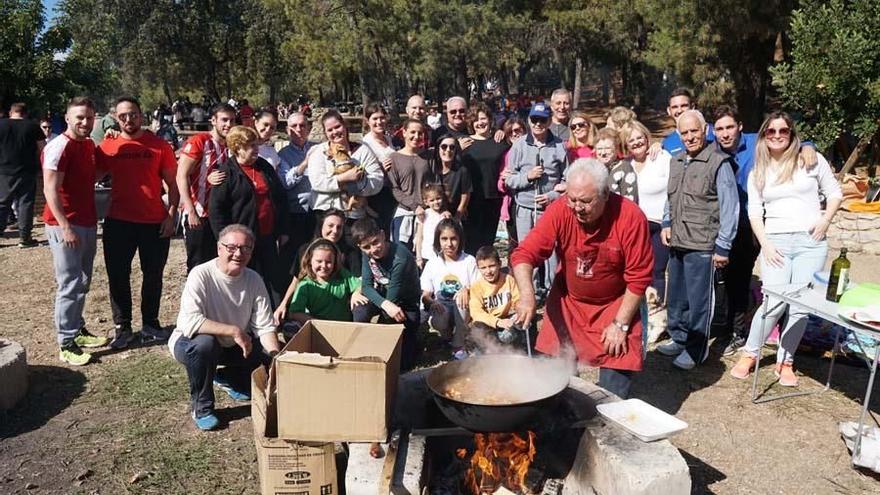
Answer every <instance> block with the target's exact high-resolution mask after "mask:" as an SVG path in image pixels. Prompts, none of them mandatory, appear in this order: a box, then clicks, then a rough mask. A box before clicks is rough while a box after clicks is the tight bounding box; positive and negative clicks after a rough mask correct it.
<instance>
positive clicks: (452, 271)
mask: <svg viewBox="0 0 880 495" xmlns="http://www.w3.org/2000/svg"><path fill="white" fill-rule="evenodd" d="M477 277H479V273H478V272H477V259H476V258H474V257H473V256H471V255H469V254H467V253H461V254H460V255H459V256H458V259H457V260H455V261H444V259H443V257H442V256H437V257H436V258H434V259H432V260H430V261H428V262H427V263H425V270H424V271H423V272H422V277H421V284H422V290H423V291H431V292H433V293H434V297H435V298H437V300H447V301H449V300H452V298H453V297H455V294H456V292H458V291H459V290H461V289H464V288H466V287H470V286H471V284H473V283H474V282H476V281H477Z"/></svg>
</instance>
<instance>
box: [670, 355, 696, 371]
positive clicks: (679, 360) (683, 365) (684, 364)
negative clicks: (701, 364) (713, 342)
mask: <svg viewBox="0 0 880 495" xmlns="http://www.w3.org/2000/svg"><path fill="white" fill-rule="evenodd" d="M672 365H673V366H675V367H676V368H680V369H683V370H692V369H694V366H696V365H697V363H695V362H694V360H693V359H691V355H690V354H688V352H687V351H682V352H681V354H679V355H678V357H676V358H675V360H674V361H672Z"/></svg>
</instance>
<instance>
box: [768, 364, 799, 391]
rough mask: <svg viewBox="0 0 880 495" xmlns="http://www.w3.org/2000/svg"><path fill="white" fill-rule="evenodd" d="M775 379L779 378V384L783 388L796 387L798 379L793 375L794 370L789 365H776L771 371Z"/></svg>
mask: <svg viewBox="0 0 880 495" xmlns="http://www.w3.org/2000/svg"><path fill="white" fill-rule="evenodd" d="M773 374H774V375H776V378H779V384H780V385H782V386H783V387H797V386H798V377H797V375H795V374H794V368H793V367H792V365H791V363H783V364H777V365H776V369H774V370H773Z"/></svg>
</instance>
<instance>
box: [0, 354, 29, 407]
mask: <svg viewBox="0 0 880 495" xmlns="http://www.w3.org/2000/svg"><path fill="white" fill-rule="evenodd" d="M0 377H2V378H0V410H8V409H12V408H13V407H14V406H15V404H17V403H18V401H19V400H21V398H22V397H24V395H25V393H27V388H28V367H27V355H26V353H25V350H24V347H22V346H21V344H19V343H18V342H13V341H11V340H6V339H0Z"/></svg>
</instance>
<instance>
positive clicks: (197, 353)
mask: <svg viewBox="0 0 880 495" xmlns="http://www.w3.org/2000/svg"><path fill="white" fill-rule="evenodd" d="M218 237H219V241H218V242H217V258H216V259H213V260H211V261H208V262H205V263H202V264H201V265H198V266H196V267H195V268H193V269H192V271H191V272H190V273H189V276H187V278H186V286H185V287H184V289H183V295H182V296H181V299H180V314H178V316H177V328H176V329H175V330H174V333H172V334H171V338H170V339H168V347H169V349H170V350H171V354H172V355H173V356H174V359H176V360H177V361H179V362H180V363H181V364H183V365H184V366H185V367H186V374H187V377H188V378H189V393H190V398H191V400H192V417H193V420H194V421H195V423H196V427H198V428H199V429H200V430H213V429H214V428H216V427H217V424H218V423H219V421H218V419H217V416H216V415H215V414H214V389H213V385H217V386H218V388H220V389H222V390H224V391H225V392H226V393H227V394H229V396H230V397H231V398H232V399H233V400H236V401H247V400H250V391H249V390H250V373H251V371H253V370H254V369H255V368H256V367H257V366H260V365H261V364H263V365H267V364H269V362H270V360H271V358H270V356H271V355H274V354H276V353H277V352H278V351H279V350H281V344H280V342H279V341H278V335H277V333H276V332H275V325H274V323H273V320H272V307H271V306H270V304H269V295H268V293H267V292H266V284H264V283H263V278H262V277H261V276H260V275H259V274H257V272H255V271H253V270H251V269H250V268H247V264H248V262H250V260H251V255H252V254H253V251H254V233H253V232H252V231H251V229H249V228H247V227H245V226H244V225H240V224H233V225H229V226H227V227H226V228H224V229H223V230H222V231H220V235H219V236H218ZM221 364H222V365H224V367H223V368H221V369H220V370H218V369H217V366H218V365H221Z"/></svg>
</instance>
